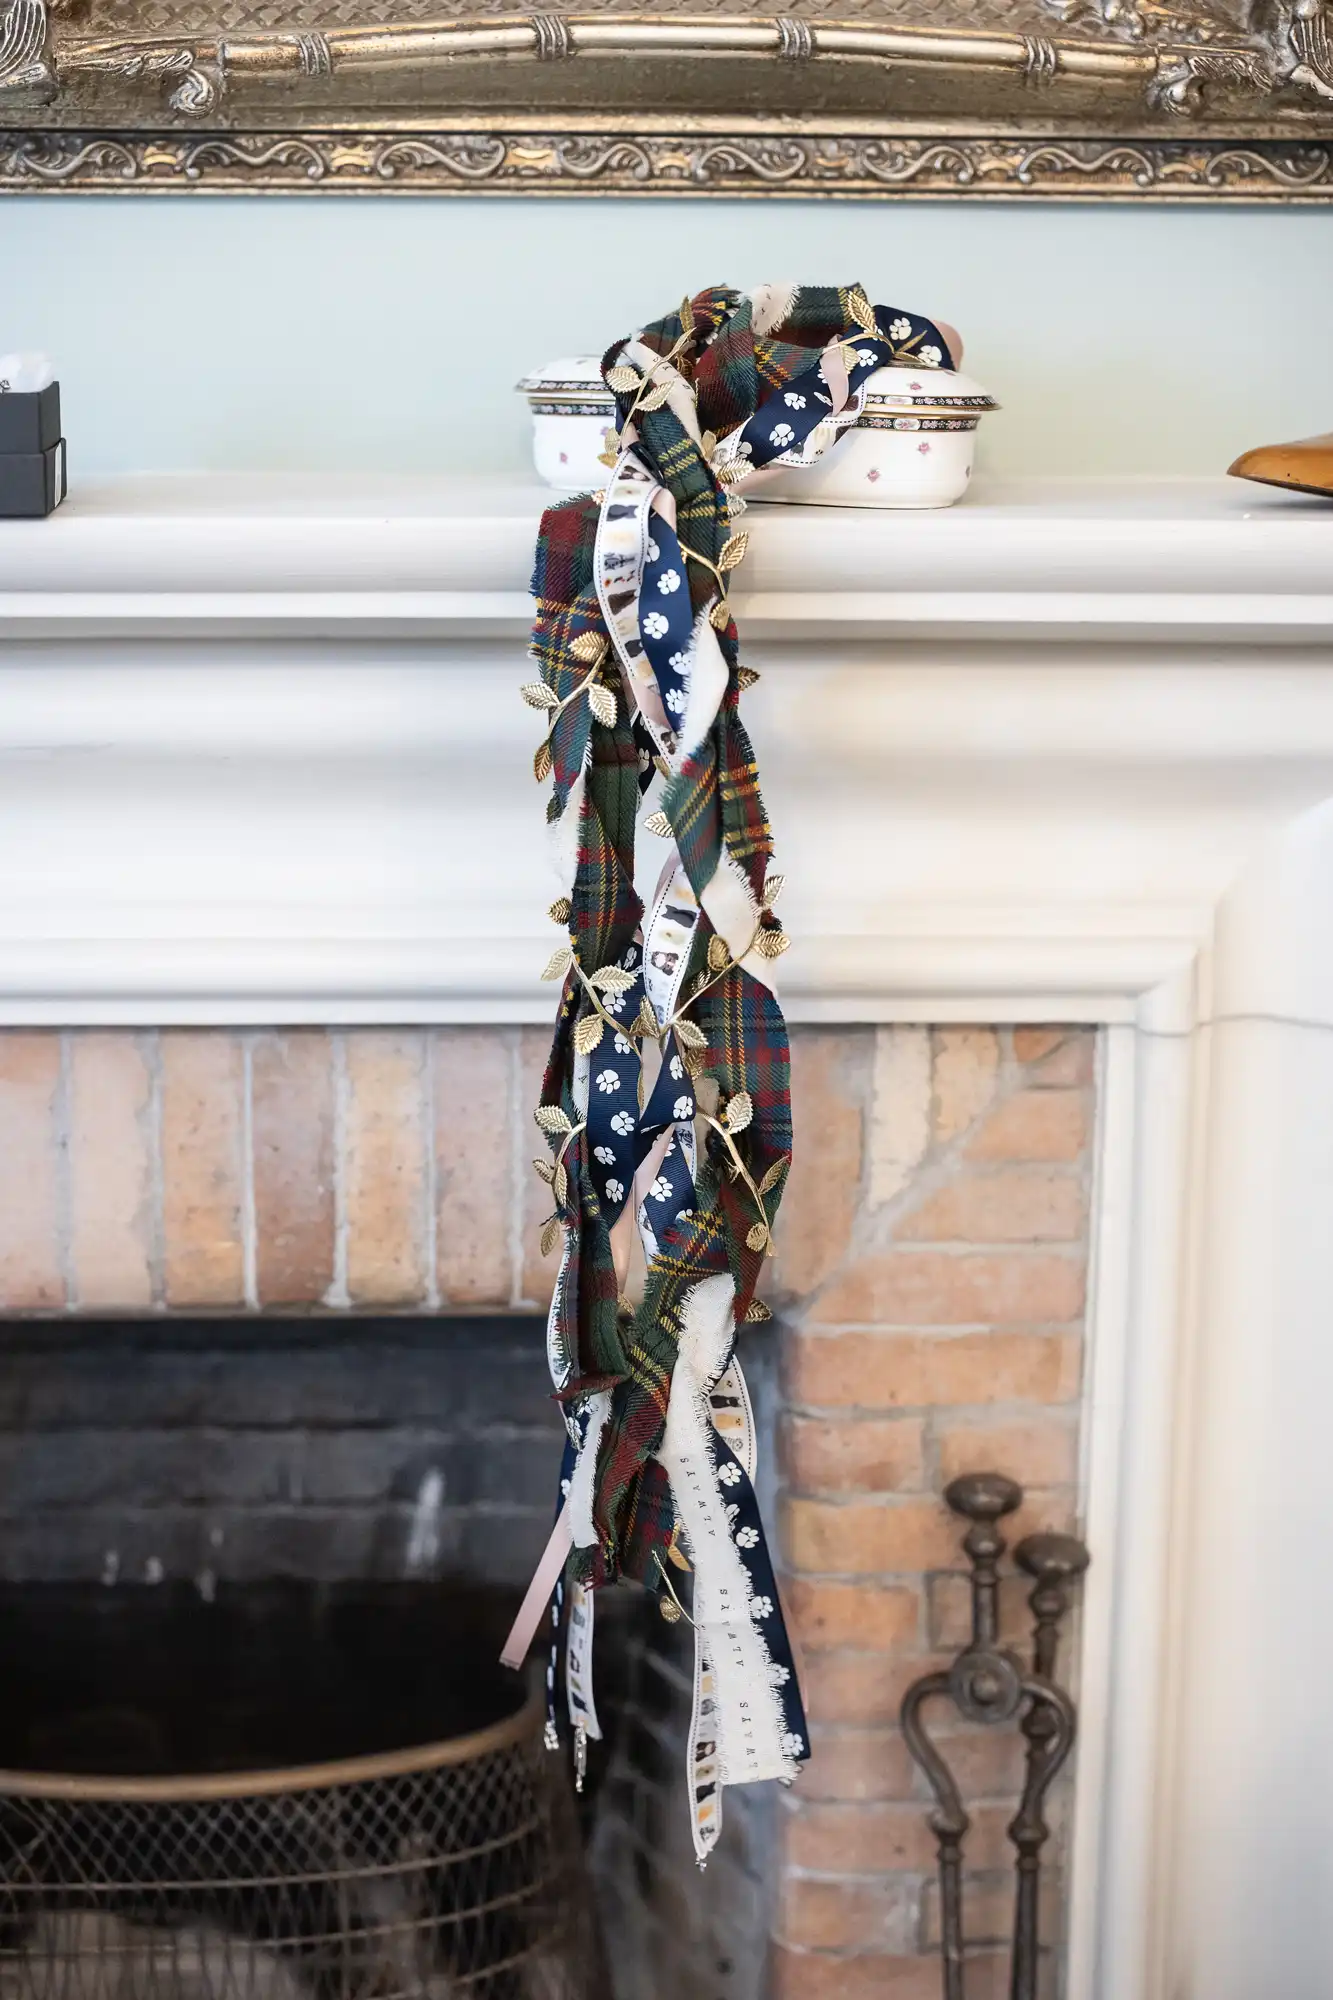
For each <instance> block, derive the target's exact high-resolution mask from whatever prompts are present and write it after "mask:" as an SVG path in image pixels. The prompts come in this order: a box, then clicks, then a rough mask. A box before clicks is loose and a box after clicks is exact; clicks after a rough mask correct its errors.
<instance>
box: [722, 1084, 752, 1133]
mask: <svg viewBox="0 0 1333 2000" xmlns="http://www.w3.org/2000/svg"><path fill="white" fill-rule="evenodd" d="M753 1117H754V1100H753V1098H752V1097H751V1096H750V1093H749V1091H748V1090H738V1091H737V1092H736V1094H735V1095H734V1096H733V1097H730V1098H728V1100H727V1130H728V1132H743V1131H744V1130H745V1128H746V1126H747V1125H748V1124H749V1123H750V1122H751V1120H752V1119H753Z"/></svg>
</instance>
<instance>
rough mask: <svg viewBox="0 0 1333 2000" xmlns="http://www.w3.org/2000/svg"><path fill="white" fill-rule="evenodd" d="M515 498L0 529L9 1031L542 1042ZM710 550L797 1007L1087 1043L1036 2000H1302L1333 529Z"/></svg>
mask: <svg viewBox="0 0 1333 2000" xmlns="http://www.w3.org/2000/svg"><path fill="white" fill-rule="evenodd" d="M540 505H541V496H540V495H539V494H538V493H537V492H536V491H535V490H533V489H530V488H523V487H519V486H509V485H501V484H494V483H490V484H488V483H486V482H481V481H474V482H470V481H461V482H453V483H449V482H444V481H428V480H417V481H411V480H408V481H404V480H392V481H390V480H385V481H383V482H380V483H375V482H370V481H365V480H358V481H356V482H351V483H346V484H340V483H338V482H336V481H331V480H327V479H319V480H306V479H258V478H257V479H253V480H250V479H247V480H238V479H224V478H217V479H191V478H152V479H147V478H145V479H134V480H126V481H122V482H112V483H108V484H107V485H105V486H103V487H101V488H97V487H94V488H90V489H85V490H83V491H81V492H76V494H75V497H74V498H73V499H72V500H71V501H70V502H69V503H68V505H67V506H66V507H65V508H64V509H63V510H61V512H60V513H58V514H57V515H56V516H54V517H53V518H52V519H51V520H50V521H46V522H41V523H31V524H28V523H24V524H0V773H2V774H3V784H2V785H0V1022H8V1023H26V1022H41V1023H51V1022H61V1023H92V1022H105V1021H115V1022H157V1023H166V1022H173V1021H191V1022H229V1021H255V1022H260V1021H262V1022H274V1021H317V1020H323V1021H329V1020H342V1021H351V1020H356V1021H406V1020H411V1021H440V1020H482V1021H513V1020H536V1019H541V1018H544V1017H545V1016H546V1015H547V1014H548V1012H549V1008H550V991H549V988H542V987H541V986H540V985H539V984H538V982H537V980H536V976H535V975H536V973H537V971H538V969H539V967H540V965H541V964H542V962H543V960H544V958H545V957H546V955H547V952H548V951H549V947H550V942H551V932H550V928H549V925H548V924H547V923H546V922H545V920H544V918H543V917H542V915H541V913H542V911H543V910H544V908H545V906H546V904H547V902H548V901H549V900H550V896H551V894H552V893H553V891H552V888H551V885H550V882H549V880H548V878H547V876H546V873H545V863H544V856H543V841H542V831H541V822H542V798H541V796H540V794H539V792H538V790H537V788H536V787H535V786H534V785H533V783H532V780H531V776H530V773H529V760H530V755H531V750H532V747H533V743H534V740H535V734H536V730H537V727H538V725H537V722H536V718H535V717H534V716H533V715H532V713H531V711H529V710H527V709H525V708H524V707H523V706H522V704H521V703H520V702H519V700H518V697H517V693H516V684H517V682H518V681H519V680H520V679H522V678H523V677H524V658H523V647H522V637H523V632H524V630H525V626H526V622H527V612H528V606H527V600H526V597H525V584H526V578H527V572H528V568H529V563H530V552H531V544H532V538H533V534H534V531H535V527H536V520H537V515H538V511H539V507H540ZM747 525H748V526H749V527H750V528H751V530H752V552H751V554H750V555H749V557H748V558H747V560H746V563H745V565H744V567H743V568H742V570H741V571H740V572H739V579H738V583H737V588H736V592H735V596H736V608H737V613H738V617H739V622H740V625H741V629H742V632H743V634H744V637H745V648H746V658H747V659H748V661H749V662H750V664H752V665H754V666H756V667H758V668H760V669H761V670H762V674H763V678H762V679H761V681H760V683H759V685H758V686H757V687H756V688H755V689H754V690H753V691H752V692H751V693H750V694H749V695H748V696H747V698H746V714H747V720H748V722H749V724H750V728H751V731H752V733H753V735H754V737H755V741H756V745H757V749H758V754H759V758H760V764H761V769H762V772H763V776H764V783H765V789H766V792H767V796H768V802H769V806H770V809H771V813H772V817H773V819H774V822H775V825H776V828H777V833H778V839H779V851H780V858H781V862H782V865H783V867H784V869H785V872H786V873H787V876H788V880H789V883H790V888H789V891H788V893H787V895H786V896H785V897H784V905H783V909H784V916H785V918H786V920H787V923H788V926H789V928H790V929H791V931H792V932H793V934H794V938H795V944H794V948H793V950H792V951H791V953H790V955H789V957H788V959H787V960H786V961H784V970H786V968H787V967H790V971H789V973H788V976H787V979H786V984H785V993H786V997H787V1004H788V1010H789V1013H790V1014H791V1015H792V1016H793V1017H794V1018H804V1019H820V1018H823V1019H838V1020H862V1021H870V1020H893V1019H898V1020H934V1021H940V1020H1085V1021H1097V1022H1102V1023H1105V1024H1106V1027H1107V1033H1106V1036H1105V1038H1104V1041H1105V1057H1104V1065H1103V1075H1102V1090H1101V1105H1102V1119H1101V1139H1100V1159H1099V1169H1098V1190H1097V1202H1096V1228H1095V1255H1094V1282H1093V1291H1092V1301H1091V1309H1090V1340H1091V1353H1092V1361H1091V1366H1090V1370H1089V1379H1088V1390H1087V1397H1088V1400H1087V1419H1088V1421H1087V1424H1086V1426H1085V1431H1086V1437H1087V1453H1086V1463H1085V1468H1084V1480H1085V1499H1086V1520H1087V1532H1088V1537H1089V1540H1090V1543H1091V1546H1092V1549H1093V1555H1094V1562H1093V1567H1092V1570H1091V1572H1090V1574H1089V1578H1088V1590H1087V1598H1086V1611H1085V1619H1084V1667H1083V1677H1082V1688H1081V1697H1082V1708H1083V1726H1082V1741H1081V1749H1080V1765H1079V1782H1078V1788H1077V1809H1076V1818H1077V1824H1076V1834H1075V1857H1074V1870H1075V1883H1074V1895H1073V1906H1072V1964H1071V1973H1070V1988H1069V1991H1070V1995H1071V2000H1258V1996H1261V1995H1264V1994H1269V1993H1271V1994H1274V1995H1278V1994H1280V1995H1281V1996H1282V2000H1326V1996H1327V1995H1328V1993H1329V1992H1333V1839H1330V1827H1329V1809H1328V1805H1327V1801H1328V1799H1329V1798H1330V1796H1333V1707H1330V1704H1329V1703H1328V1700H1327V1697H1326V1694H1325V1691H1324V1681H1325V1677H1326V1663H1327V1661H1328V1659H1329V1658H1330V1657H1333V1582H1331V1581H1330V1576H1331V1574H1333V1564H1330V1561H1329V1558H1328V1536H1329V1524H1328V1518H1327V1517H1328V1508H1329V1501H1328V1483H1327V1480H1326V1479H1325V1477H1324V1473H1323V1459H1324V1458H1325V1456H1326V1455H1327V1450H1328V1445H1327V1432H1328V1421H1329V1416H1328V1413H1329V1411H1330V1410H1333V1338H1330V1337H1329V1333H1328V1327H1327V1321H1328V1317H1329V1314H1330V1311H1333V1138H1330V1134H1333V509H1330V508H1327V507H1323V506H1321V505H1320V504H1319V503H1316V502H1306V501H1301V500H1299V499H1296V498H1294V497H1291V496H1286V495H1273V494H1267V493H1265V492H1264V491H1262V490H1261V489H1258V488H1248V487H1244V486H1240V485H1228V484H1227V483H1226V482H1223V481H1218V482H1192V481H1180V482H1154V483H1149V484H1142V483H1139V484H1134V483H1124V482H1105V483H1088V482H1060V481H1051V482H1040V483H1034V484H1018V485H1010V486H1003V487H993V488H991V489H989V490H986V489H984V488H983V489H982V490H981V492H980V493H979V495H978V496H977V497H974V498H973V499H972V500H971V501H970V502H969V504H967V505H966V506H964V507H961V508H958V509H955V510H953V511H951V512H948V513H944V514H937V515H892V514H878V513H874V512H870V511H866V512H856V513H846V512H836V511H833V510H805V509H802V510H794V509H793V510H787V509H777V508H770V509H763V508H760V507H755V508H754V509H753V510H752V512H751V514H750V517H749V520H748V522H747Z"/></svg>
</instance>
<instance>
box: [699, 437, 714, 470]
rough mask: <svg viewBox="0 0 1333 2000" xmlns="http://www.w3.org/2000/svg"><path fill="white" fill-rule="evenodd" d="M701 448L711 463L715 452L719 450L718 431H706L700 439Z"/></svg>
mask: <svg viewBox="0 0 1333 2000" xmlns="http://www.w3.org/2000/svg"><path fill="white" fill-rule="evenodd" d="M699 449H700V451H701V452H702V453H703V455H704V457H705V458H706V459H707V461H708V463H709V464H710V465H711V464H712V462H713V453H714V452H715V451H716V450H717V432H716V431H705V432H704V434H703V436H702V437H701V438H700V440H699Z"/></svg>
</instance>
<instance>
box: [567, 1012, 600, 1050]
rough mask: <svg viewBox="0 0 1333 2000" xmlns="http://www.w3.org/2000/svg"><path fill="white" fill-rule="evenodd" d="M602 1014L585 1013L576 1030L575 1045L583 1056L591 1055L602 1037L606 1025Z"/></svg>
mask: <svg viewBox="0 0 1333 2000" xmlns="http://www.w3.org/2000/svg"><path fill="white" fill-rule="evenodd" d="M605 1025H606V1024H605V1022H604V1021H603V1020H602V1017H601V1015H600V1014H585V1015H584V1017H583V1019H582V1020H581V1021H580V1022H579V1024H578V1026H577V1028H575V1030H574V1047H575V1048H576V1049H577V1050H578V1052H579V1054H580V1055H581V1056H590V1055H591V1054H592V1052H593V1050H594V1049H595V1048H596V1047H597V1044H598V1042H600V1041H601V1039H602V1029H603V1028H604V1026H605Z"/></svg>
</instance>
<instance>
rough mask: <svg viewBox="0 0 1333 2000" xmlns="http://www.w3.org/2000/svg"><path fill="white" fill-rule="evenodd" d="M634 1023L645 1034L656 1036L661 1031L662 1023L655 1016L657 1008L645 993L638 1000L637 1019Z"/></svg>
mask: <svg viewBox="0 0 1333 2000" xmlns="http://www.w3.org/2000/svg"><path fill="white" fill-rule="evenodd" d="M634 1025H635V1027H636V1028H638V1029H640V1030H641V1031H642V1033H643V1034H645V1035H654V1036H656V1035H660V1034H661V1032H662V1024H661V1022H660V1021H659V1020H658V1018H657V1010H656V1008H655V1007H654V1006H653V1003H652V1001H651V1000H650V999H649V998H648V995H647V994H646V993H645V994H644V996H643V998H642V1000H641V1001H640V1002H639V1013H638V1019H637V1020H636V1021H635V1023H634Z"/></svg>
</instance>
